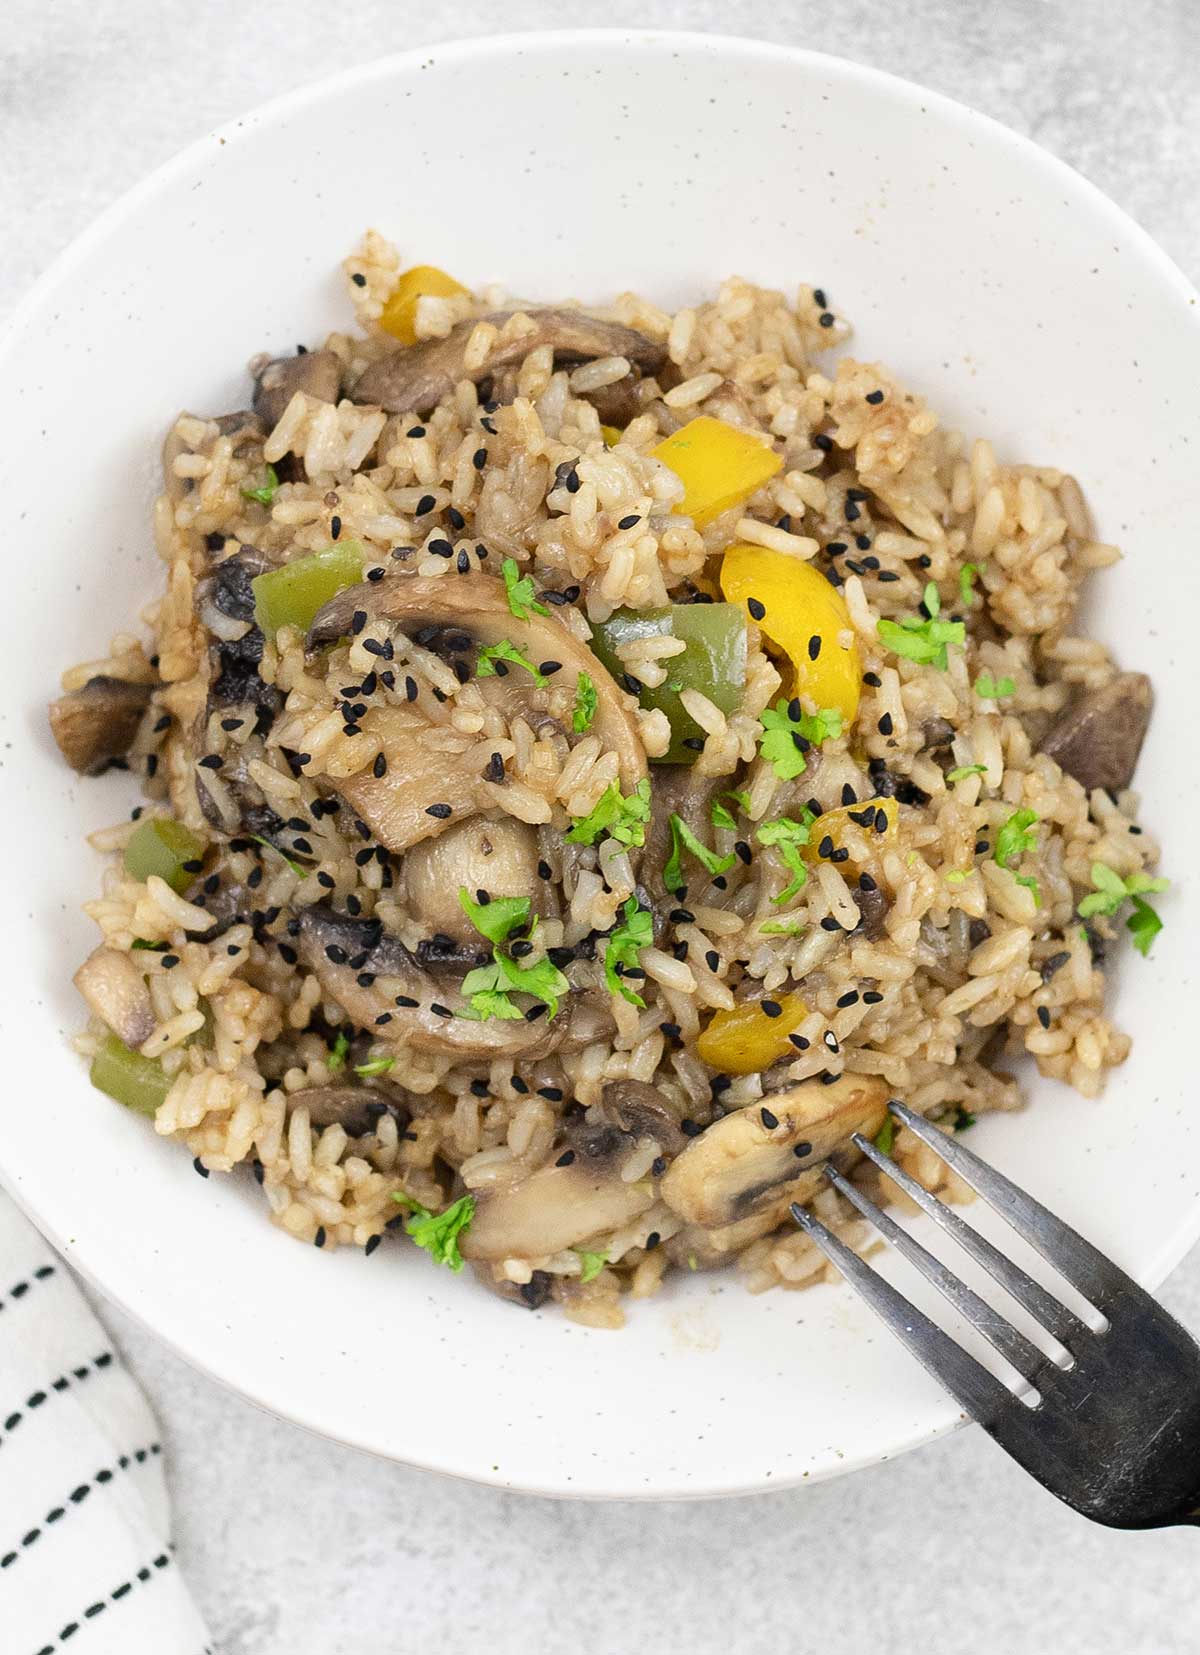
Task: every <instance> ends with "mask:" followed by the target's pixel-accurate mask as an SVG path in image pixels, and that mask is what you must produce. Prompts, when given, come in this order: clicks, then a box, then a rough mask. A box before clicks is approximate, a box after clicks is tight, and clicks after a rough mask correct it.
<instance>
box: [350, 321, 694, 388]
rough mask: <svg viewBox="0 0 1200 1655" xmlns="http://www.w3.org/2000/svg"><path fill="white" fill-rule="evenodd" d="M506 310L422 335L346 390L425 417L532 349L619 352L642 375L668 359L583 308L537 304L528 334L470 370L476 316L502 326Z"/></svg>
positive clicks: (560, 353)
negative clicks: (465, 384)
mask: <svg viewBox="0 0 1200 1655" xmlns="http://www.w3.org/2000/svg"><path fill="white" fill-rule="evenodd" d="M514 314H515V312H513V311H511V310H502V311H496V312H495V313H494V314H492V315H490V316H484V317H478V316H472V317H468V318H467V320H466V321H465V322H459V323H458V325H457V326H456V327H454V328H451V330H450V332H449V333H448V334H447V335H446V337H445V338H444V339H423V340H421V341H420V343H418V344H416V345H410V346H408V347H407V349H401V350H397V351H393V352H392V353H391V355H390V356H385V357H381V358H380V360H379V361H378V362H373V363H372V364H371V366H370V367H369V368H368V369H367V371H366V372H365V373H364V374H363V376H362V378H361V379H360V380H359V382H358V384H357V385H356V386H355V387H354V390H353V391H352V393H351V395H352V397H353V400H354V401H355V402H367V403H374V404H376V405H377V406H378V407H380V408H384V409H386V410H387V412H388V413H390V414H401V413H415V414H428V413H429V412H430V411H431V410H432V409H434V408H436V407H437V405H438V403H439V402H441V400H442V398H443V397H447V396H449V395H450V393H451V391H453V389H454V387H455V385H457V384H458V382H459V381H460V380H462V379H470V380H473V381H474V382H475V383H476V384H479V383H481V382H482V381H483V380H485V379H491V378H492V377H493V376H494V375H495V373H496V371H497V369H501V368H506V367H509V366H511V365H512V364H513V363H517V362H521V361H523V360H524V359H525V357H526V356H528V355H529V352H530V351H532V350H537V349H538V348H539V346H542V345H550V346H551V347H552V348H553V351H554V358H555V361H557V362H587V361H591V360H593V359H595V358H596V357H601V356H624V357H626V358H627V359H628V361H629V362H630V363H631V365H632V366H633V367H635V368H637V369H638V370H640V372H642V373H647V374H652V373H656V372H657V371H658V369H659V368H661V367H662V365H663V363H664V362H665V361H666V356H667V353H666V348H665V346H663V345H660V344H658V343H656V342H655V341H654V340H653V339H648V338H647V337H646V335H645V334H644V333H638V332H637V331H636V330H635V329H633V328H627V327H622V326H621V325H620V323H618V322H602V321H599V320H597V318H596V317H594V316H587V315H585V314H584V312H583V311H581V310H560V309H555V308H553V307H535V308H533V309H530V310H526V311H523V312H522V314H523V315H525V316H528V318H529V320H530V322H531V323H532V324H533V326H532V328H531V329H530V330H529V332H527V333H525V334H523V335H521V337H519V338H515V339H505V340H503V341H502V342H500V343H498V344H497V345H495V346H494V347H493V349H492V351H491V353H490V355H489V356H488V358H487V360H486V361H485V362H484V363H483V364H482V365H481V366H480V367H477V368H475V367H472V368H468V367H467V365H466V361H465V356H466V348H467V341H468V340H469V339H470V337H471V335H472V333H473V332H474V331H475V328H476V326H477V324H478V323H479V322H480V321H485V322H491V323H492V324H493V326H495V327H497V328H502V327H503V326H504V324H505V323H506V322H507V321H508V320H509V318H510V317H511V316H513V315H514Z"/></svg>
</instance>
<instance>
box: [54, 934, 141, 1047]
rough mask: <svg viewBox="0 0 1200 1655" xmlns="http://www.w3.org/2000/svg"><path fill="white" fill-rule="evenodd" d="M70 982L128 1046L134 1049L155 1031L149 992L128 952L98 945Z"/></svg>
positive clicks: (97, 1014)
mask: <svg viewBox="0 0 1200 1655" xmlns="http://www.w3.org/2000/svg"><path fill="white" fill-rule="evenodd" d="M72 981H73V982H74V984H75V987H76V988H77V989H78V990H79V992H80V994H82V995H83V997H84V999H85V1000H86V1001H87V1003H88V1005H89V1006H90V1007H91V1009H92V1010H93V1011H94V1012H95V1013H96V1016H97V1017H99V1018H102V1019H103V1021H104V1022H105V1023H107V1024H108V1026H109V1028H110V1029H111V1030H112V1032H113V1033H114V1034H115V1035H116V1037H117V1039H118V1040H123V1041H124V1042H125V1044H126V1045H127V1046H129V1047H133V1048H136V1047H138V1046H140V1045H141V1044H142V1042H143V1041H144V1040H149V1038H150V1036H151V1035H152V1034H153V1033H154V1029H155V1025H156V1024H157V1022H158V1019H157V1018H156V1017H155V1015H154V1010H153V1007H152V1006H151V1004H150V991H149V989H148V988H147V987H146V979H145V978H144V977H143V976H142V974H141V972H140V971H139V970H138V968H137V966H136V965H134V963H133V961H132V960H131V959H130V957H129V955H128V954H122V953H119V952H118V951H117V950H116V949H115V948H103V947H101V948H97V949H95V950H94V951H93V952H92V953H91V954H89V955H88V957H87V959H86V960H84V962H83V964H82V965H81V966H80V967H79V970H78V971H77V972H76V973H75V976H74V977H73V978H72Z"/></svg>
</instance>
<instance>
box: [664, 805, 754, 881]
mask: <svg viewBox="0 0 1200 1655" xmlns="http://www.w3.org/2000/svg"><path fill="white" fill-rule="evenodd" d="M685 850H686V851H690V852H691V854H692V855H693V856H694V857H695V858H696V860H697V862H699V863H700V865H701V866H702V867H703V868H704V869H705V870H706V871H707V872H708V873H709V874H711V875H712V876H713V877H714V878H715V877H716V875H717V874H719V873H724V872H725V871H726V870H727V869H728V868H732V866H733V864H734V863H735V862H736V861H737V857H736V856H735V855H734V853H733V852H732V851H730V852H729V854H728V856H718V855H717V853H716V851H715V850H709V848H708V846H707V845H706V844H705V843H704V841H703V839H698V838H697V837H696V835H695V834H694V833H693V832H692V830H691V828H690V827H689V826H688V825H687V823H686V822H685V821H684V819H683V817H682V816H677V815H676V814H675V812H674V811H672V813H671V854H670V856H669V857H668V858H667V863H666V866H665V867H664V868H663V876H662V877H663V884H664V885H665V886H666V887H667V889H668V891H678V890H681V889H682V887H683V886H684V885H685V884H686V883H687V882H686V880H685V879H684V877H683V865H682V864H683V853H684V851H685Z"/></svg>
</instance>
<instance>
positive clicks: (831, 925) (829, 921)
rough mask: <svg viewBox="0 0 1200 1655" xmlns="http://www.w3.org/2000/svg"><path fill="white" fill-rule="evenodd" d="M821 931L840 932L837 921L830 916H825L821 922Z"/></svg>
mask: <svg viewBox="0 0 1200 1655" xmlns="http://www.w3.org/2000/svg"><path fill="white" fill-rule="evenodd" d="M821 929H822V931H840V930H841V926H840V925H839V924H838V922H837V920H836V919H834V917H833V915H832V914H826V915H825V918H824V919H823V920H822V921H821Z"/></svg>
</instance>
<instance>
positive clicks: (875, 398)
mask: <svg viewBox="0 0 1200 1655" xmlns="http://www.w3.org/2000/svg"><path fill="white" fill-rule="evenodd" d="M867 401H868V402H869V403H871V404H872V405H873V406H874V407H876V408H878V406H879V404H880V403H881V402H882V401H883V392H882V391H868V392H867Z"/></svg>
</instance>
